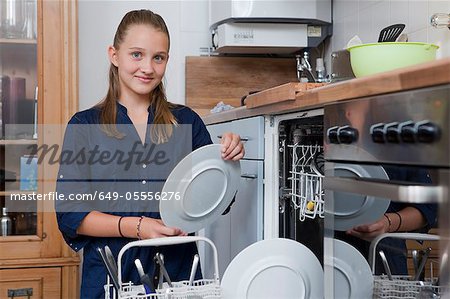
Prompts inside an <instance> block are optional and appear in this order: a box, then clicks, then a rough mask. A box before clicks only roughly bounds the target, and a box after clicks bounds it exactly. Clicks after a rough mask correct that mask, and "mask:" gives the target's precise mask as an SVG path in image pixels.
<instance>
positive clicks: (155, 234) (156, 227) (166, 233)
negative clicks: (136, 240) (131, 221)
mask: <svg viewBox="0 0 450 299" xmlns="http://www.w3.org/2000/svg"><path fill="white" fill-rule="evenodd" d="M139 235H140V237H141V239H154V238H162V237H173V236H186V235H187V234H186V233H185V232H183V231H182V230H181V229H179V228H174V227H168V226H165V225H164V223H163V221H162V220H161V219H154V218H149V217H144V218H143V219H142V222H141V227H140V230H139Z"/></svg>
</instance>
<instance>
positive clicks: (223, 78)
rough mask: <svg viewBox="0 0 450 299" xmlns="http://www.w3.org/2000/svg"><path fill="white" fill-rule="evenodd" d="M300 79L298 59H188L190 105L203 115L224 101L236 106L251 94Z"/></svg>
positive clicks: (187, 87) (215, 57)
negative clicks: (297, 65) (297, 67)
mask: <svg viewBox="0 0 450 299" xmlns="http://www.w3.org/2000/svg"><path fill="white" fill-rule="evenodd" d="M296 80H297V71H296V62H295V59H294V58H266V57H222V56H213V57H193V56H190V57H186V105H187V106H189V107H191V108H192V109H194V110H195V111H196V112H197V113H198V114H200V115H201V116H203V115H206V114H210V113H211V112H210V110H211V109H212V108H213V107H214V106H216V104H217V103H218V102H220V101H223V102H224V103H225V104H229V105H231V106H233V107H239V106H240V105H241V98H242V97H243V96H245V95H248V94H249V92H251V91H261V90H265V89H267V88H271V87H273V86H277V85H280V84H284V83H286V82H295V81H296Z"/></svg>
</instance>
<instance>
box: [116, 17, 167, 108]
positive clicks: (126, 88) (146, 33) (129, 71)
mask: <svg viewBox="0 0 450 299" xmlns="http://www.w3.org/2000/svg"><path fill="white" fill-rule="evenodd" d="M108 53H109V58H110V61H111V63H112V64H114V65H115V66H116V67H117V68H118V73H119V82H120V90H121V94H120V97H121V98H124V97H141V98H142V99H145V100H148V95H149V94H150V93H151V92H152V91H153V90H154V89H155V87H156V86H158V84H159V83H160V82H161V80H162V78H163V77H164V73H165V71H166V66H167V61H168V59H169V39H168V37H167V35H166V34H164V33H163V32H161V31H159V30H156V29H155V28H153V27H152V26H149V25H143V24H141V25H132V26H130V27H129V28H128V31H127V34H126V35H125V38H124V40H123V41H122V44H121V45H120V49H115V48H114V47H112V46H111V47H109V49H108Z"/></svg>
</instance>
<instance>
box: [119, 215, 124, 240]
mask: <svg viewBox="0 0 450 299" xmlns="http://www.w3.org/2000/svg"><path fill="white" fill-rule="evenodd" d="M123 217H125V216H121V217H120V218H119V222H117V227H118V228H119V234H120V236H121V237H122V238H125V236H124V235H123V234H122V230H121V229H120V222H121V221H122V219H123Z"/></svg>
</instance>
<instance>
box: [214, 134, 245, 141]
mask: <svg viewBox="0 0 450 299" xmlns="http://www.w3.org/2000/svg"><path fill="white" fill-rule="evenodd" d="M217 138H219V139H222V135H217ZM249 140H250V138H249V137H244V136H242V137H241V141H244V142H245V141H249Z"/></svg>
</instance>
